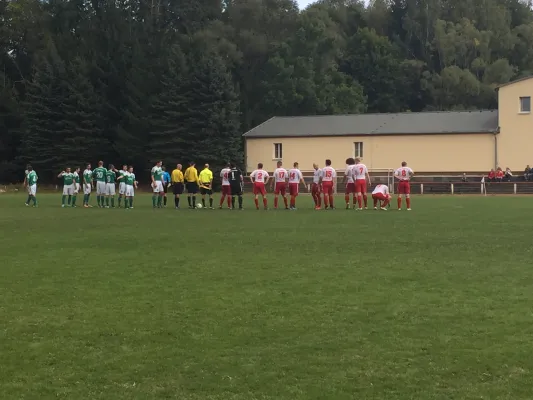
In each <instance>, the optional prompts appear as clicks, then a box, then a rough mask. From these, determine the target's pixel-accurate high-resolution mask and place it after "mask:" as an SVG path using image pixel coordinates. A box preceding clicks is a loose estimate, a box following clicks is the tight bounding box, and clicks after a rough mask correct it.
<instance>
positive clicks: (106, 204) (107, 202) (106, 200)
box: [105, 197, 109, 207]
mask: <svg viewBox="0 0 533 400" xmlns="http://www.w3.org/2000/svg"><path fill="white" fill-rule="evenodd" d="M105 206H106V207H109V197H106V198H105Z"/></svg>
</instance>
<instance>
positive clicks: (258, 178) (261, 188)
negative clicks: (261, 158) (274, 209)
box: [250, 163, 270, 210]
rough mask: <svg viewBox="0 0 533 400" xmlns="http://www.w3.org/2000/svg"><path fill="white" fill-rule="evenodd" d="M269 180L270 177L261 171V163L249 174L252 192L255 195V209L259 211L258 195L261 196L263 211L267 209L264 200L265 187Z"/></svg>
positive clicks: (265, 200)
mask: <svg viewBox="0 0 533 400" xmlns="http://www.w3.org/2000/svg"><path fill="white" fill-rule="evenodd" d="M269 179H270V175H268V172H266V171H265V170H264V169H263V163H259V164H257V169H256V170H255V171H253V172H252V173H251V174H250V180H251V181H252V185H253V188H254V189H253V191H254V195H255V208H257V209H258V210H259V199H258V198H259V194H261V196H263V206H264V207H265V210H267V209H268V202H267V198H266V189H265V186H266V184H267V183H268V181H269Z"/></svg>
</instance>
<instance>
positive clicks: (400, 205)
mask: <svg viewBox="0 0 533 400" xmlns="http://www.w3.org/2000/svg"><path fill="white" fill-rule="evenodd" d="M398 208H402V198H401V197H398Z"/></svg>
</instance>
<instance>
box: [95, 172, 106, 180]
mask: <svg viewBox="0 0 533 400" xmlns="http://www.w3.org/2000/svg"><path fill="white" fill-rule="evenodd" d="M103 176H104V174H103V173H102V172H100V171H98V172H97V173H96V177H97V178H100V179H101V178H103Z"/></svg>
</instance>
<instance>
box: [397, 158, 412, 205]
mask: <svg viewBox="0 0 533 400" xmlns="http://www.w3.org/2000/svg"><path fill="white" fill-rule="evenodd" d="M414 174H415V173H414V172H413V170H412V169H411V168H409V167H408V166H407V163H406V162H405V161H404V162H402V166H401V168H398V169H397V170H396V171H394V177H395V178H396V179H398V180H399V182H398V210H401V209H402V195H405V204H406V206H407V211H411V197H410V195H411V185H410V184H409V181H410V180H411V178H412V177H413V175H414Z"/></svg>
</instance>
